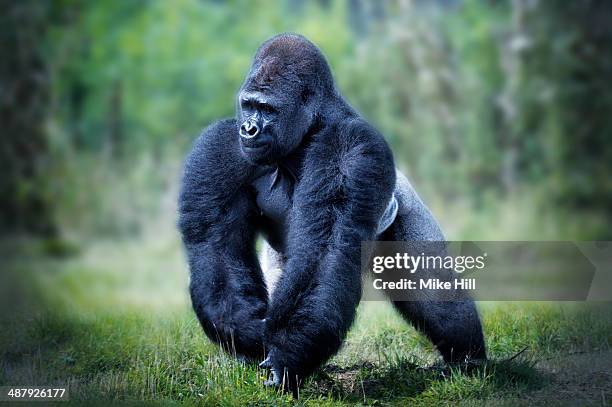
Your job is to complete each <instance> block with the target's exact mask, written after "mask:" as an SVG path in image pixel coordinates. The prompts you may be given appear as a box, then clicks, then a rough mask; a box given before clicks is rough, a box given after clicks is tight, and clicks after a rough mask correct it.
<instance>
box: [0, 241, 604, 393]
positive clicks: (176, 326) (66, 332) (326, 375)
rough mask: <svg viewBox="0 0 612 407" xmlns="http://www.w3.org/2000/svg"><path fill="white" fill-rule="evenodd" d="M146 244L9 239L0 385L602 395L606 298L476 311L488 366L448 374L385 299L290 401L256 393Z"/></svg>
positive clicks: (169, 258) (365, 306) (259, 379)
mask: <svg viewBox="0 0 612 407" xmlns="http://www.w3.org/2000/svg"><path fill="white" fill-rule="evenodd" d="M170 233H171V232H170ZM153 236H155V238H150V239H146V240H134V239H132V240H125V241H122V240H116V241H108V242H82V245H83V246H82V247H86V249H83V250H82V251H80V252H78V251H77V250H76V249H75V248H74V247H72V246H70V250H68V251H66V250H63V249H62V250H59V251H58V250H57V247H58V245H57V244H53V245H51V246H50V245H48V244H41V243H40V242H10V243H8V242H5V243H4V244H3V248H4V249H3V253H2V254H4V256H2V258H3V260H2V262H1V263H0V266H1V267H2V270H3V273H2V279H3V281H0V287H2V289H1V292H0V298H2V303H1V304H0V305H2V310H3V312H2V313H1V314H0V323H1V326H2V331H1V333H0V352H1V354H2V359H1V366H0V385H21V386H23V385H44V384H58V385H68V386H69V387H70V397H71V400H72V401H80V402H92V403H97V402H101V401H102V402H109V401H141V400H144V401H148V402H150V403H152V404H156V403H160V404H168V403H187V404H197V405H237V404H243V405H245V404H246V405H253V404H262V405H278V404H283V403H285V402H291V403H297V404H303V405H354V404H366V405H370V404H374V405H406V404H415V405H439V404H448V405H455V404H464V405H482V404H487V405H489V404H494V405H498V404H499V405H517V404H519V405H520V404H524V405H527V404H547V403H551V402H552V403H554V404H573V403H579V404H593V405H601V404H602V403H603V404H605V403H610V400H612V390H611V389H612V349H611V344H612V316H611V315H612V313H611V312H610V311H612V307H611V306H610V305H609V304H605V303H600V304H597V303H592V304H579V303H564V304H559V303H481V304H479V307H480V311H481V314H482V318H483V322H484V329H485V335H486V338H487V345H488V349H489V354H490V357H491V361H490V362H488V363H486V364H482V365H476V366H465V367H462V368H461V367H455V368H449V367H447V366H444V365H443V364H442V363H441V362H440V360H439V357H438V355H437V353H436V352H435V350H434V349H433V347H432V345H431V344H430V343H429V342H428V341H427V340H425V339H424V338H423V337H422V336H421V335H419V334H418V333H416V332H415V331H414V330H413V329H412V328H411V327H410V326H408V325H407V324H405V323H404V322H403V321H402V320H401V319H400V318H399V317H398V316H397V315H396V314H395V313H394V311H393V310H392V308H391V307H389V306H388V305H387V304H386V303H382V302H367V303H362V305H361V306H360V308H359V311H358V317H357V321H356V323H355V325H354V327H353V329H352V330H351V332H350V334H349V336H348V338H347V340H346V342H345V345H344V346H343V348H342V350H341V352H340V353H339V354H338V355H337V356H336V357H334V358H333V359H332V360H330V361H329V362H328V363H327V364H326V365H325V366H324V367H323V368H322V369H321V370H320V371H318V372H317V373H316V374H315V375H313V377H312V378H310V379H309V380H308V382H307V383H306V384H305V386H304V388H303V389H302V390H301V393H300V399H299V400H298V401H296V400H293V399H292V397H291V396H290V395H285V394H280V393H278V392H276V391H274V390H271V389H267V388H264V386H263V385H262V383H263V381H264V380H265V373H264V372H263V371H261V370H258V369H257V367H256V366H255V365H251V364H245V363H243V362H240V361H237V360H236V359H234V358H233V357H232V356H231V355H228V354H226V353H223V352H222V351H220V350H219V349H218V348H217V347H216V346H214V345H213V344H211V343H210V342H209V341H208V340H207V339H206V338H205V337H204V335H203V333H202V331H201V329H200V327H199V326H198V323H197V320H196V319H195V317H194V315H193V313H192V311H191V309H190V306H189V303H188V297H187V269H186V266H185V264H184V260H183V256H182V252H181V249H180V246H179V243H178V239H177V238H176V236H174V235H172V234H168V233H155V234H153ZM49 247H51V248H52V249H49ZM524 349H526V350H524ZM522 350H524V351H523V352H522V353H520V354H519V352H521V351H522ZM517 354H519V355H518V356H516V355H517ZM515 356H516V357H515Z"/></svg>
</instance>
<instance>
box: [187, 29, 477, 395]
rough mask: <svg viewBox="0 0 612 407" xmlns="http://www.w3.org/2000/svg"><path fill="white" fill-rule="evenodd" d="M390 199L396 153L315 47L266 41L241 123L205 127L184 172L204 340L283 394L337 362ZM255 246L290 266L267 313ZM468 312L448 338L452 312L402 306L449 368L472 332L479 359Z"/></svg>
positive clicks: (285, 38) (397, 233) (398, 225)
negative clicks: (262, 367) (369, 245)
mask: <svg viewBox="0 0 612 407" xmlns="http://www.w3.org/2000/svg"><path fill="white" fill-rule="evenodd" d="M241 126H242V127H241ZM249 132H250V133H249ZM251 134H256V136H251ZM395 188H396V172H395V166H394V163H393V157H392V154H391V151H390V149H389V147H388V146H387V144H386V142H385V141H384V139H383V137H382V136H381V135H380V134H379V133H378V132H377V131H376V130H375V129H374V128H373V127H372V126H370V125H369V124H368V123H367V122H366V121H365V120H363V119H362V118H360V117H359V115H358V114H357V113H356V112H355V111H354V110H353V109H352V108H351V107H350V106H349V105H348V104H347V103H346V102H345V101H344V99H343V98H342V97H341V96H340V95H339V93H338V92H337V91H336V89H335V87H334V84H333V79H332V75H331V72H330V70H329V67H328V65H327V62H326V61H325V58H324V57H323V55H322V54H321V53H320V51H319V50H318V49H317V47H316V46H314V45H313V44H312V43H310V42H309V41H308V40H306V39H305V38H303V37H301V36H298V35H294V34H282V35H279V36H276V37H274V38H272V39H270V40H268V41H267V42H265V43H264V44H263V45H262V46H261V47H260V49H259V50H258V52H257V54H256V55H255V58H254V61H253V65H252V67H251V70H250V72H249V74H248V75H247V78H246V80H245V83H244V84H243V85H242V87H241V89H240V92H239V94H238V100H237V120H234V119H230V120H223V121H219V122H217V123H215V124H213V125H211V126H210V127H209V128H207V129H206V130H205V131H204V132H203V134H202V135H201V136H200V137H199V138H198V139H197V141H196V142H195V145H194V147H193V150H192V151H191V153H190V154H189V156H188V157H187V160H186V164H185V172H184V177H183V182H182V190H181V193H180V198H179V213H180V216H179V227H180V230H181V232H182V234H183V240H184V243H185V246H186V248H187V253H188V259H189V265H190V269H191V283H190V291H191V299H192V302H193V307H194V310H195V312H196V314H197V316H198V318H199V320H200V322H201V324H202V326H203V328H204V331H205V332H206V334H207V335H208V337H209V338H210V339H212V340H213V341H215V342H217V343H220V344H221V345H222V346H223V347H225V348H226V349H228V350H230V351H235V353H236V354H239V355H244V356H246V357H248V358H264V357H268V358H269V362H268V363H267V364H268V365H269V366H270V367H272V368H273V370H274V371H275V372H276V376H277V377H276V379H277V384H279V383H278V382H279V381H280V380H283V381H284V384H285V386H286V387H288V388H291V389H293V390H295V389H296V388H297V385H298V384H299V382H300V381H301V380H302V379H303V378H304V377H306V376H307V375H309V374H310V373H312V372H313V371H314V370H315V369H316V368H318V367H319V366H320V365H321V364H322V363H323V362H325V361H326V360H327V359H328V358H329V357H330V356H332V355H333V354H334V353H335V352H337V350H338V349H339V347H340V345H341V343H342V340H343V339H344V337H345V335H346V333H347V331H348V329H349V328H350V326H351V324H352V322H353V319H354V316H355V309H356V307H357V305H358V303H359V300H360V297H361V275H360V249H361V241H364V240H375V239H376V238H377V236H376V227H377V223H378V220H379V218H380V217H381V215H382V213H383V212H384V210H385V207H386V205H387V203H388V201H389V199H390V198H391V196H392V193H393V191H394V189H395ZM419 202H420V201H419ZM400 204H401V202H400ZM421 205H422V203H421ZM405 206H406V204H404V209H406V208H405ZM404 212H405V211H404ZM429 221H430V222H433V223H434V224H435V220H433V218H431V220H429ZM406 222H408V223H406ZM409 222H410V217H409V215H406V214H405V213H404V214H403V215H402V214H401V213H400V215H398V219H397V220H396V222H395V223H394V224H393V226H392V228H391V230H390V231H388V232H386V234H385V235H384V236H386V238H387V239H392V238H405V237H406V234H407V232H406V231H405V228H406V227H408V225H409V224H410V223H409ZM435 225H436V227H437V224H435ZM258 234H262V235H263V236H264V237H265V238H266V240H268V242H270V244H271V245H272V246H273V248H274V249H275V250H277V251H278V252H279V253H282V255H283V257H284V258H285V259H286V262H285V264H284V267H283V273H282V275H281V277H280V280H279V281H278V283H277V285H276V288H275V290H274V292H273V295H272V297H271V299H270V301H269V303H268V296H267V290H266V286H265V282H264V279H263V275H262V271H261V269H260V266H259V262H258V260H257V257H256V253H255V239H256V237H257V235H258ZM462 304H463V303H462ZM465 304H466V305H464V306H462V307H460V308H458V309H457V310H458V311H461V312H464V313H465V312H467V314H468V315H467V317H465V318H467V319H466V320H467V321H468V322H469V324H471V326H469V328H462V327H461V326H457V324H452V326H453V328H452V332H451V330H448V329H445V328H444V327H445V326H446V325H445V322H444V321H442V320H448V319H452V318H453V317H455V316H454V315H450V314H449V313H453V312H455V311H456V310H455V309H454V308H453V306H450V305H447V304H446V303H439V304H435V305H433V306H432V305H431V304H428V305H427V307H425V306H424V305H423V306H419V305H418V304H417V305H410V306H402V305H397V306H398V309H399V310H400V311H401V312H402V313H403V314H404V315H405V316H406V317H407V318H408V319H409V320H410V321H412V322H414V323H415V324H416V325H417V326H418V327H419V328H420V329H422V330H424V331H425V332H426V333H428V334H429V335H430V337H431V338H432V339H433V340H434V341H436V342H438V343H440V344H441V345H442V347H441V348H440V349H441V351H442V352H443V354H444V356H445V359H447V360H451V359H452V358H451V356H450V355H451V354H452V352H451V351H448V352H447V351H445V348H444V346H446V347H448V348H449V349H452V348H453V343H457V344H459V347H461V349H460V350H459V353H461V354H465V355H467V354H470V353H473V354H476V353H477V352H471V350H472V349H474V344H473V343H472V342H474V341H471V340H467V339H465V335H463V334H464V333H466V332H468V331H469V336H470V338H471V337H472V336H474V337H476V340H475V342H474V343H476V346H477V347H480V348H481V349H482V352H481V353H480V354H478V355H479V356H481V357H484V344H483V342H482V333H481V330H480V324H479V322H478V316H477V314H476V311H475V308H474V306H473V303H472V302H471V301H467V302H466V303H465ZM430 306H431V307H433V308H430ZM411 312H414V315H412V314H411ZM458 318H463V317H458ZM478 338H480V339H478ZM444 344H446V345H444ZM455 351H457V347H455Z"/></svg>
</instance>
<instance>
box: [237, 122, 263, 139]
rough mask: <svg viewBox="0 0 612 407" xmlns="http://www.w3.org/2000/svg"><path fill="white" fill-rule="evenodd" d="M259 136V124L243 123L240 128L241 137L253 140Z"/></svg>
mask: <svg viewBox="0 0 612 407" xmlns="http://www.w3.org/2000/svg"><path fill="white" fill-rule="evenodd" d="M258 134H259V126H257V123H252V122H250V121H247V122H244V123H242V125H241V126H240V136H241V137H244V138H253V137H255V136H257V135H258Z"/></svg>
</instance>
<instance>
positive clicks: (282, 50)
mask: <svg viewBox="0 0 612 407" xmlns="http://www.w3.org/2000/svg"><path fill="white" fill-rule="evenodd" d="M333 92H334V83H333V79H332V74H331V71H330V69H329V66H328V65H327V62H326V61H325V58H324V57H323V55H322V54H321V52H320V51H319V50H318V48H317V47H316V46H315V45H314V44H312V43H311V42H310V41H308V40H307V39H306V38H304V37H302V36H300V35H296V34H281V35H278V36H276V37H273V38H271V39H270V40H268V41H266V42H265V43H263V44H262V46H261V47H260V48H259V50H258V51H257V53H256V54H255V57H254V59H253V63H252V65H251V69H250V71H249V73H248V74H247V77H246V79H245V81H244V83H243V85H242V87H241V88H240V91H239V92H238V100H237V108H236V111H237V118H236V119H237V120H236V122H237V123H238V126H239V129H238V133H239V135H240V149H241V152H242V154H243V155H244V156H245V157H246V159H247V160H248V161H250V162H251V163H253V164H269V163H273V162H275V161H278V160H279V159H281V158H282V157H284V156H286V155H287V154H289V153H290V152H291V151H293V150H294V149H295V148H296V147H297V146H299V145H300V143H301V141H302V139H303V138H304V135H305V134H307V133H308V131H309V129H311V128H312V126H313V125H314V123H315V121H316V118H317V116H318V114H319V113H320V109H321V104H322V101H323V100H325V98H326V97H328V96H330V95H331V94H332V93H333Z"/></svg>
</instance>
